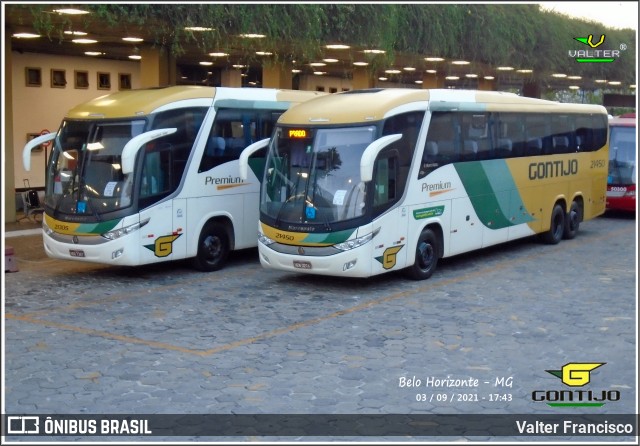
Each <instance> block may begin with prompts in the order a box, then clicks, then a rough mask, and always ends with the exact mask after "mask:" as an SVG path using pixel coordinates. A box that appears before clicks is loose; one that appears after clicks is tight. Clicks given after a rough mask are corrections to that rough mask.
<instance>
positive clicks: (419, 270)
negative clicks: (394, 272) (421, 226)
mask: <svg viewBox="0 0 640 446" xmlns="http://www.w3.org/2000/svg"><path fill="white" fill-rule="evenodd" d="M438 252H440V250H439V246H438V237H437V236H436V235H435V233H434V232H433V231H432V230H431V229H425V230H424V231H422V233H421V234H420V238H419V239H418V244H417V245H416V254H415V262H414V264H413V265H412V266H410V267H408V268H407V270H406V273H407V276H409V278H411V279H414V280H426V279H428V278H429V277H431V275H432V274H433V272H434V271H435V270H436V267H437V266H438Z"/></svg>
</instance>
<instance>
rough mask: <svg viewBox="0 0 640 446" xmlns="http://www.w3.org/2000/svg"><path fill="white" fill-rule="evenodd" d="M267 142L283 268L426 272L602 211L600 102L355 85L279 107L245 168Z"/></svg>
mask: <svg viewBox="0 0 640 446" xmlns="http://www.w3.org/2000/svg"><path fill="white" fill-rule="evenodd" d="M267 145H268V154H267V162H266V165H265V168H264V172H263V175H264V178H263V181H262V190H261V194H260V222H259V227H258V229H259V243H258V249H259V257H260V262H261V264H262V265H263V266H265V267H268V268H274V269H278V270H284V271H292V272H294V271H295V272H304V273H311V274H320V275H332V276H348V277H369V276H373V275H376V274H381V273H385V272H388V271H394V270H402V269H405V270H406V272H407V273H408V275H409V276H410V277H412V278H415V279H426V278H428V277H430V276H431V274H432V273H433V271H434V270H435V268H436V265H437V264H438V260H439V259H440V258H444V257H450V256H453V255H456V254H460V253H464V252H468V251H471V250H474V249H478V248H483V247H487V246H491V245H495V244H497V243H501V242H506V241H508V240H514V239H518V238H521V237H527V236H531V235H534V234H540V235H541V237H543V238H544V239H545V240H546V241H548V242H549V243H558V242H559V241H560V240H561V239H562V238H573V237H574V236H575V235H576V233H577V231H578V227H579V225H580V222H581V221H583V220H586V219H590V218H593V217H595V216H597V215H600V214H602V213H603V212H604V210H605V201H606V186H607V163H608V145H607V113H606V110H605V109H604V108H603V107H601V106H594V105H577V104H560V103H555V102H550V101H544V100H539V99H532V98H525V97H520V96H518V95H515V94H511V93H501V92H488V91H464V90H417V89H373V90H360V91H358V90H355V91H350V92H345V93H338V94H334V95H330V96H326V97H322V98H318V99H314V100H312V101H309V102H306V103H305V104H301V105H300V106H298V107H296V108H295V109H292V110H290V111H288V112H286V113H285V114H283V115H282V116H281V117H280V119H279V120H278V123H277V126H276V129H275V132H274V134H273V136H272V138H271V139H270V141H261V142H258V143H256V144H254V145H252V146H251V147H248V148H247V149H246V150H245V151H244V152H243V154H242V155H241V157H240V172H241V177H244V176H248V175H251V169H250V168H249V167H250V166H249V165H248V164H247V162H246V161H247V160H248V159H249V156H250V155H251V153H252V152H253V151H255V150H260V149H262V148H264V147H265V146H267ZM260 173H262V172H260ZM258 174H259V173H258Z"/></svg>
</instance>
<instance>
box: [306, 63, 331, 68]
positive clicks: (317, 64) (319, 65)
mask: <svg viewBox="0 0 640 446" xmlns="http://www.w3.org/2000/svg"><path fill="white" fill-rule="evenodd" d="M309 65H311V66H312V67H324V66H325V65H327V64H326V63H324V62H311V63H310V64H309Z"/></svg>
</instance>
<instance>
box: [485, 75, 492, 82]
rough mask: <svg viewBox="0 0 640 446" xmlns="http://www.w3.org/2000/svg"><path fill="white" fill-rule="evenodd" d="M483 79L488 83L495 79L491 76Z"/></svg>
mask: <svg viewBox="0 0 640 446" xmlns="http://www.w3.org/2000/svg"><path fill="white" fill-rule="evenodd" d="M484 78H485V79H486V80H488V81H492V80H494V79H495V77H493V76H485V77H484Z"/></svg>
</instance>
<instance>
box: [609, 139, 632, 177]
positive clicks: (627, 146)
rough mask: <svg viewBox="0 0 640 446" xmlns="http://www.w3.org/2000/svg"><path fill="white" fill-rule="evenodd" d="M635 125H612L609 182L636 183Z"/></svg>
mask: <svg viewBox="0 0 640 446" xmlns="http://www.w3.org/2000/svg"><path fill="white" fill-rule="evenodd" d="M635 140H636V129H635V127H621V126H620V127H618V126H616V127H614V126H612V127H611V141H610V143H609V147H610V149H609V184H611V185H630V184H635V174H634V172H635V164H636V143H635Z"/></svg>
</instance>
